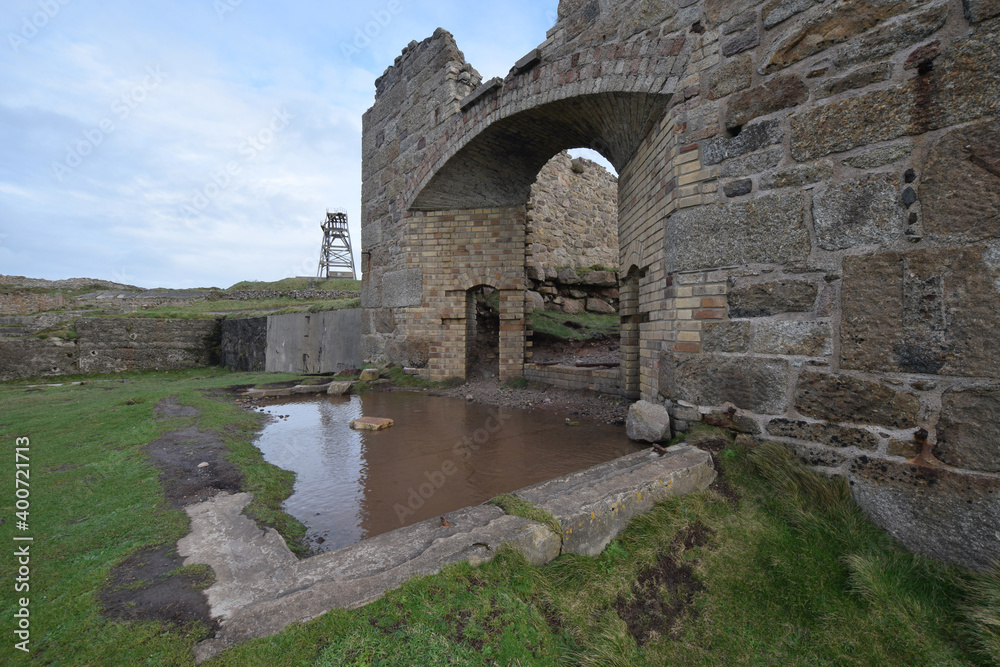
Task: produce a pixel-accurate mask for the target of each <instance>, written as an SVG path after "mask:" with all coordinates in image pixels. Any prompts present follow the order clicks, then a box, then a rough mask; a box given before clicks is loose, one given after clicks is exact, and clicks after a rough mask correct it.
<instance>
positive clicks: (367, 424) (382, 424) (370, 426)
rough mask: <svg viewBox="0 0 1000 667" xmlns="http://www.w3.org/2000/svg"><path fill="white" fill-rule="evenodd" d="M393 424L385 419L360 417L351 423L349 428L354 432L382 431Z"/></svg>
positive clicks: (390, 420)
mask: <svg viewBox="0 0 1000 667" xmlns="http://www.w3.org/2000/svg"><path fill="white" fill-rule="evenodd" d="M395 423H396V422H394V421H393V420H392V419H387V418H385V417H361V418H360V419H355V420H354V421H352V422H351V428H352V429H354V430H355V431H384V430H385V429H387V428H391V427H392V426H393V425H394V424H395Z"/></svg>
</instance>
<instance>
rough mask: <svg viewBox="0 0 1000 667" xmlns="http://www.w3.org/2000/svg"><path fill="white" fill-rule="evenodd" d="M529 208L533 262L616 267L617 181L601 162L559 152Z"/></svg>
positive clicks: (551, 266)
mask: <svg viewBox="0 0 1000 667" xmlns="http://www.w3.org/2000/svg"><path fill="white" fill-rule="evenodd" d="M527 209H528V215H527V222H528V230H527V233H528V239H527V243H528V253H529V255H530V259H529V264H530V265H532V266H536V267H539V268H541V269H543V270H545V269H552V270H556V271H558V270H560V269H565V268H571V269H591V268H594V267H601V268H608V269H616V268H618V179H617V178H615V177H614V176H613V175H612V174H611V173H609V172H608V170H607V169H605V168H604V167H602V166H601V165H599V164H597V163H596V162H592V161H590V160H586V159H584V158H578V159H576V160H574V159H573V158H571V157H570V156H569V153H566V152H563V153H559V154H558V155H556V156H555V157H554V158H552V160H550V161H549V162H548V163H547V164H546V165H545V166H544V167H542V170H541V171H540V172H538V180H537V181H536V182H535V184H534V185H532V186H531V196H530V197H529V198H528V206H527Z"/></svg>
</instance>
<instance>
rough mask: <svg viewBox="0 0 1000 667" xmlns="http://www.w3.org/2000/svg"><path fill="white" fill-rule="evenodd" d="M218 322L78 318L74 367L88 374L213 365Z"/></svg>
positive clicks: (216, 352)
mask: <svg viewBox="0 0 1000 667" xmlns="http://www.w3.org/2000/svg"><path fill="white" fill-rule="evenodd" d="M220 326H221V325H220V321H219V320H215V319H211V320H193V319H192V320H155V319H142V318H98V317H93V318H81V319H79V320H77V322H76V331H77V353H76V354H77V367H78V369H79V372H80V373H88V374H89V373H121V372H123V371H136V370H147V369H156V370H180V369H185V368H200V367H203V366H214V365H216V364H218V363H219V350H218V346H219V338H220Z"/></svg>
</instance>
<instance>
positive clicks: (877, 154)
mask: <svg viewBox="0 0 1000 667" xmlns="http://www.w3.org/2000/svg"><path fill="white" fill-rule="evenodd" d="M911 153H913V145H912V144H909V143H898V144H890V145H888V146H877V147H875V148H871V149H868V150H866V151H864V152H862V153H859V154H858V155H855V156H853V157H849V158H846V159H845V160H843V163H844V164H846V165H847V166H849V167H854V168H855V169H874V168H876V167H883V166H885V165H887V164H892V163H893V162H899V161H900V160H902V159H904V158H908V157H910V154H911Z"/></svg>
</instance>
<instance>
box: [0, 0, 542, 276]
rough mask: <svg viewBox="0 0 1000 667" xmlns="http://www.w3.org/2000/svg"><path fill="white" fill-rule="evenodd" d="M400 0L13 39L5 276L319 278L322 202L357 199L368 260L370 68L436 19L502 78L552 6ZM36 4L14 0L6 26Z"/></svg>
mask: <svg viewBox="0 0 1000 667" xmlns="http://www.w3.org/2000/svg"><path fill="white" fill-rule="evenodd" d="M397 2H398V3H399V7H398V8H399V11H398V12H394V13H393V12H392V11H389V10H388V9H387V8H388V7H389V2H386V3H385V4H384V5H380V4H379V2H376V3H375V4H372V5H365V4H362V3H345V2H338V3H329V2H321V1H320V0H303V1H302V2H298V3H295V4H294V5H280V6H279V5H275V4H273V3H265V2H262V1H261V0H243V2H241V3H235V6H234V7H233V11H232V12H227V13H225V15H224V16H222V17H220V16H219V15H218V14H217V13H216V11H215V10H214V8H213V3H212V2H210V1H209V0H173V1H172V2H170V3H133V2H127V1H125V0H109V2H106V3H102V4H100V5H93V4H91V3H83V2H77V1H73V0H69V2H66V3H64V5H63V8H62V9H61V10H60V13H59V14H58V15H57V16H55V17H54V18H52V20H51V21H50V22H49V24H48V25H47V26H46V28H45V29H44V30H40V31H39V33H38V35H37V36H35V37H33V38H32V39H31V40H30V41H29V42H28V43H27V44H26V45H23V46H22V48H20V49H19V50H18V51H17V52H16V53H15V52H13V50H10V49H8V50H7V51H6V52H3V51H2V48H0V141H2V143H3V145H4V154H3V157H2V158H0V238H2V240H0V273H15V274H20V275H32V276H36V277H42V278H50V279H57V278H66V277H81V276H87V277H94V278H107V277H109V276H111V275H120V276H121V275H127V276H130V280H128V281H126V282H132V283H134V284H140V285H143V286H149V287H152V286H166V287H192V286H207V285H221V286H227V285H230V284H233V283H235V282H237V281H239V280H243V279H249V278H254V279H268V280H273V279H279V278H283V277H286V276H288V275H292V273H302V272H303V271H305V272H306V273H308V274H311V273H313V272H314V271H315V267H316V264H317V262H318V259H319V248H320V241H321V232H320V230H319V225H320V223H321V221H322V220H323V217H324V213H325V210H326V208H328V207H329V208H341V207H342V208H346V209H347V210H348V215H349V218H350V220H351V234H352V238H353V240H354V245H355V255H356V261H358V260H359V259H360V257H359V253H360V250H361V248H360V240H361V234H360V224H359V223H360V217H359V216H360V198H361V117H362V114H363V113H364V112H365V110H366V109H367V108H368V107H369V106H370V105H371V104H372V102H373V96H374V81H375V79H376V78H377V77H378V76H380V75H381V74H382V72H383V71H384V69H385V68H386V67H387V66H388V65H390V64H392V61H393V60H394V59H395V57H396V56H397V55H398V54H399V52H400V51H401V49H402V48H403V47H404V46H405V45H406V44H407V43H408V42H409V41H411V40H414V39H417V40H420V39H424V38H425V37H427V36H429V35H430V34H431V33H432V32H433V30H434V29H435V28H436V27H438V25H442V26H444V27H445V28H447V29H449V30H451V31H452V32H453V33H454V34H455V35H456V38H457V39H458V41H459V46H460V47H461V48H463V49H464V50H465V53H466V55H467V56H468V57H469V59H470V60H471V61H472V62H473V64H474V65H475V66H476V67H477V68H480V71H483V73H484V74H486V75H492V74H494V73H496V74H501V75H502V74H505V73H506V70H507V68H509V66H510V64H511V63H513V62H514V61H515V60H516V59H517V58H518V57H520V56H521V55H523V53H522V51H524V52H526V51H527V50H528V49H530V48H532V47H533V46H535V45H537V44H538V43H540V42H541V41H543V40H544V33H545V30H546V29H547V28H548V27H550V26H549V25H548V24H547V23H546V20H547V19H546V12H548V13H551V12H553V11H554V8H555V4H556V2H555V0H551V1H550V2H547V3H543V5H544V6H542V7H539V6H538V4H537V3H534V4H532V3H528V2H526V1H524V2H520V1H519V2H513V3H507V4H506V5H500V6H493V5H489V6H484V7H482V8H480V9H477V11H476V12H469V11H468V9H467V6H466V5H464V4H461V3H458V2H457V1H452V0H445V1H443V2H429V1H426V2H425V1H417V0H397ZM230 4H234V3H230ZM547 5H552V7H548V6H547ZM33 11H37V2H22V1H21V0H13V1H12V2H11V3H9V4H8V6H6V7H5V8H4V9H2V10H0V26H5V27H6V28H7V29H8V30H13V29H15V28H16V26H17V25H19V24H20V22H21V19H22V18H23V17H24V16H26V15H30V13H31V12H33ZM383 11H389V14H391V16H390V20H387V21H385V20H383V21H382V22H381V23H379V24H378V25H379V30H378V32H377V34H376V35H375V36H374V37H372V38H371V41H370V44H368V45H366V46H365V48H364V49H362V50H360V51H359V52H358V53H353V54H349V55H347V56H345V54H344V53H343V52H342V49H341V48H339V47H340V45H341V44H351V43H352V40H354V39H355V38H356V36H357V34H358V31H359V30H361V31H364V30H365V28H366V26H370V24H371V22H372V21H373V20H377V19H378V18H380V17H381V18H382V19H384V18H385V16H386V14H385V13H383V14H378V13H379V12H383ZM373 12H375V14H373ZM12 26H13V27H12ZM5 34H6V33H5ZM497 34H504V35H509V36H510V38H509V39H505V40H503V41H502V43H498V40H497V39H496V35H497ZM2 46H3V45H0V47H2ZM476 59H478V62H477V61H476ZM280 114H288V115H289V116H290V118H289V119H288V122H287V124H286V125H284V126H283V127H281V128H280V130H279V129H275V128H274V127H273V126H272V125H273V122H274V119H275V117H276V115H280ZM254 140H256V141H254ZM265 140H266V141H265ZM84 153H85V154H84ZM74 156H75V157H74ZM58 165H63V166H64V168H60V167H59V166H58ZM206 200H207V201H206ZM195 204H199V205H195ZM202 204H203V205H202ZM4 235H6V236H4Z"/></svg>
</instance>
